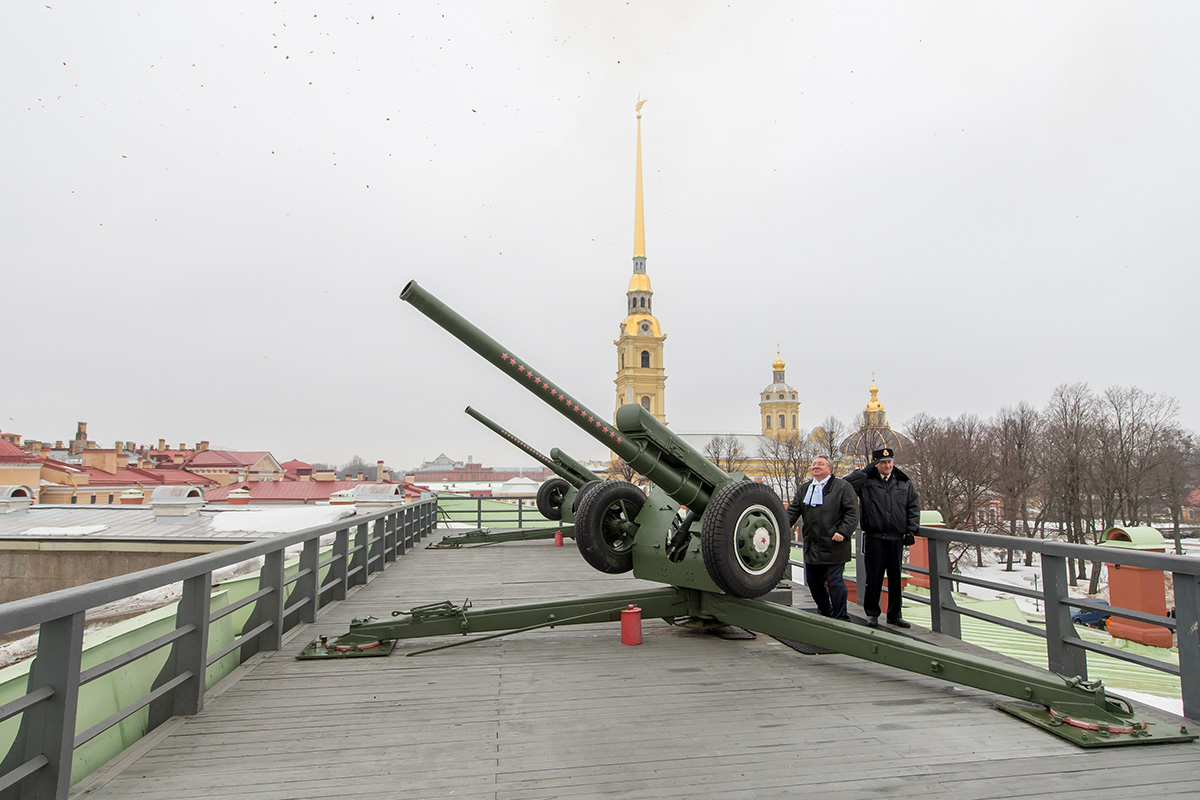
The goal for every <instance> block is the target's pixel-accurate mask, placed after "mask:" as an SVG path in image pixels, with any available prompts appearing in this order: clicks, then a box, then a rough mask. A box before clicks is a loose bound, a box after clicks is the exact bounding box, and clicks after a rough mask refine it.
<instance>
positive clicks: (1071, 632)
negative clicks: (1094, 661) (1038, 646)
mask: <svg viewBox="0 0 1200 800" xmlns="http://www.w3.org/2000/svg"><path fill="white" fill-rule="evenodd" d="M1042 584H1043V585H1042V598H1043V600H1045V603H1046V660H1047V662H1048V666H1049V667H1050V671H1051V672H1057V673H1058V674H1059V675H1064V676H1066V677H1068V678H1071V677H1074V676H1076V675H1078V676H1079V677H1080V678H1083V679H1084V680H1086V679H1087V651H1086V650H1084V649H1083V648H1082V647H1078V646H1076V645H1073V644H1070V643H1069V642H1067V641H1065V637H1068V636H1075V635H1076V633H1075V625H1074V624H1073V623H1072V622H1071V607H1070V606H1068V605H1067V604H1066V600H1067V598H1068V597H1070V593H1069V591H1068V584H1067V560H1066V559H1065V558H1062V557H1061V556H1053V555H1050V554H1048V553H1042Z"/></svg>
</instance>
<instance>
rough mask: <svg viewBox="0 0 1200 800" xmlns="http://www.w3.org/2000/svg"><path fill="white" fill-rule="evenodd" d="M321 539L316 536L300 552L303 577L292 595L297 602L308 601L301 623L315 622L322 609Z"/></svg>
mask: <svg viewBox="0 0 1200 800" xmlns="http://www.w3.org/2000/svg"><path fill="white" fill-rule="evenodd" d="M319 563H321V537H320V536H314V537H312V538H311V539H309V540H308V541H307V542H305V543H304V546H303V548H302V549H301V550H300V572H301V573H302V574H301V577H299V578H297V579H296V589H295V591H294V592H293V593H292V595H293V597H295V598H296V601H297V602H299V601H301V600H304V599H307V600H308V602H307V603H305V604H304V605H303V606H301V607H300V610H299V614H300V621H301V622H314V621H315V620H316V619H317V611H318V610H319V609H320V607H321V568H320V567H318V566H317V565H318V564H319Z"/></svg>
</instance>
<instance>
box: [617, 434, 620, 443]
mask: <svg viewBox="0 0 1200 800" xmlns="http://www.w3.org/2000/svg"><path fill="white" fill-rule="evenodd" d="M620 443H621V437H620V436H618V437H617V444H620Z"/></svg>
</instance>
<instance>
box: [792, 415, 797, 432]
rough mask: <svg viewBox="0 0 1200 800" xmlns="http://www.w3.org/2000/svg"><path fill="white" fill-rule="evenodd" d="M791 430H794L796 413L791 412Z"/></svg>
mask: <svg viewBox="0 0 1200 800" xmlns="http://www.w3.org/2000/svg"><path fill="white" fill-rule="evenodd" d="M792 430H796V415H795V414H792Z"/></svg>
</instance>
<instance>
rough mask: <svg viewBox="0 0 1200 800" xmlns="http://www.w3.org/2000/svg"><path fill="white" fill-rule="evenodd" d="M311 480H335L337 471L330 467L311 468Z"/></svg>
mask: <svg viewBox="0 0 1200 800" xmlns="http://www.w3.org/2000/svg"><path fill="white" fill-rule="evenodd" d="M313 480H314V481H333V480H337V472H336V471H335V470H332V469H314V470H313Z"/></svg>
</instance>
